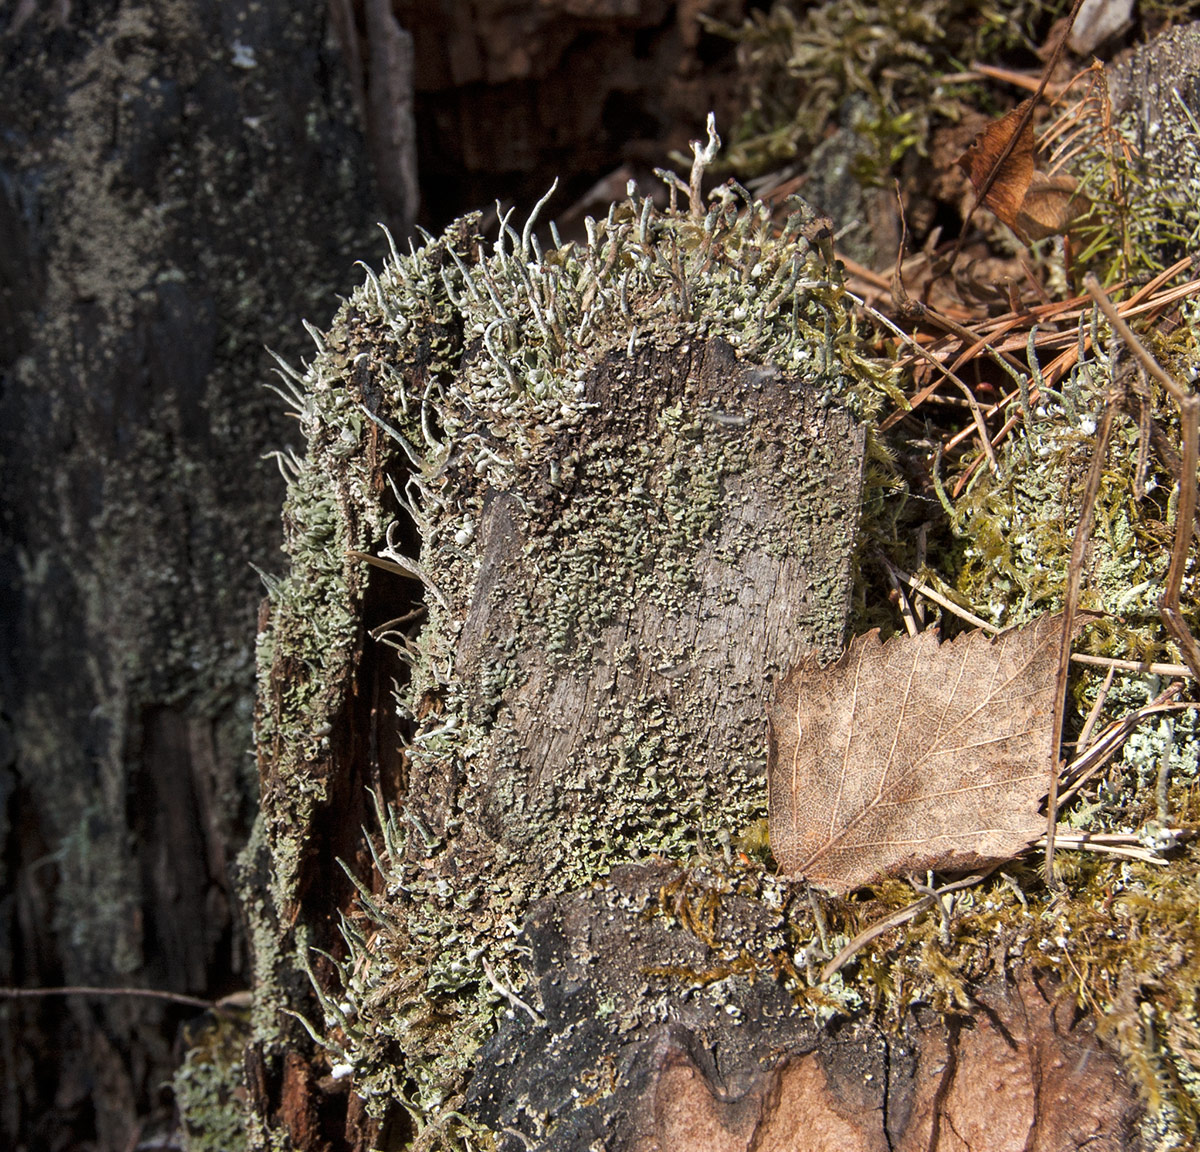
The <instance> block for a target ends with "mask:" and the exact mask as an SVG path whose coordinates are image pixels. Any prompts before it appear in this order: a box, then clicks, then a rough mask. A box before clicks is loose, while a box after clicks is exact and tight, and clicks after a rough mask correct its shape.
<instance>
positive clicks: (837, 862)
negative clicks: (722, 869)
mask: <svg viewBox="0 0 1200 1152" xmlns="http://www.w3.org/2000/svg"><path fill="white" fill-rule="evenodd" d="M1061 626H1062V617H1061V616H1043V617H1041V618H1039V619H1038V620H1036V621H1035V622H1034V623H1032V624H1030V625H1028V626H1026V627H1024V628H1020V629H1013V630H1011V631H1009V632H1005V633H1002V634H1001V635H1000V636H998V637H996V638H995V639H994V640H989V639H988V638H987V637H986V636H985V635H984V634H983V633H982V632H969V633H966V634H964V635H961V636H959V637H958V638H957V639H955V640H953V641H951V642H949V643H946V644H941V645H939V644H938V641H937V637H936V635H934V634H933V633H932V632H923V633H921V634H920V635H919V636H915V637H907V636H895V637H893V638H892V639H891V640H889V641H888V642H887V643H886V644H883V643H880V640H879V633H878V631H874V632H869V633H867V634H866V635H865V636H860V637H858V638H857V639H855V640H854V641H852V642H851V644H850V647H849V648H848V649H847V650H846V651H845V652H844V653H843V654H842V656H841V658H840V659H839V660H837V661H836V663H834V664H831V665H830V666H829V667H827V668H821V667H819V665H818V664H817V663H816V662H815V660H808V661H804V662H802V663H800V664H799V665H797V666H796V667H795V668H793V669H792V670H791V672H789V673H788V675H787V676H786V677H785V678H784V679H783V681H782V682H781V683H780V684H779V685H778V687H777V688H776V693H775V700H774V702H773V704H772V706H771V710H770V739H769V754H768V761H767V773H768V784H769V814H770V836H771V849H772V851H773V852H774V854H775V859H776V860H777V861H778V863H779V867H780V870H781V871H782V872H783V873H785V874H787V875H793V876H805V877H807V878H808V879H809V880H810V881H812V882H813V883H815V884H819V885H821V886H822V887H824V888H828V889H830V890H832V891H835V892H845V891H848V890H849V889H851V888H855V887H857V886H859V885H861V884H865V883H867V882H868V881H870V880H872V879H874V878H875V877H878V876H881V875H884V874H915V873H920V872H924V871H925V870H927V869H934V870H938V871H965V870H968V869H970V870H974V869H976V868H979V867H985V866H987V865H990V864H994V863H996V862H998V861H1003V860H1007V859H1010V858H1012V857H1013V856H1015V855H1017V854H1018V853H1020V852H1022V851H1023V850H1024V849H1025V848H1026V847H1028V846H1029V844H1031V843H1032V842H1033V841H1034V840H1036V839H1037V838H1038V836H1039V835H1041V833H1042V832H1043V831H1044V828H1043V825H1044V819H1043V818H1042V817H1041V816H1039V815H1038V805H1039V803H1040V802H1041V800H1042V798H1043V796H1044V795H1045V793H1046V785H1047V781H1048V779H1049V772H1050V765H1051V754H1050V741H1051V732H1052V717H1053V708H1054V688H1055V677H1056V674H1057V670H1058V648H1059V635H1060V630H1061Z"/></svg>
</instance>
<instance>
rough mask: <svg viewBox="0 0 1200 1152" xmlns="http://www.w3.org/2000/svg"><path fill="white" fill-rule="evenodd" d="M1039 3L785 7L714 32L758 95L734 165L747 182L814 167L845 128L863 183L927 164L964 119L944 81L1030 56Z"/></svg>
mask: <svg viewBox="0 0 1200 1152" xmlns="http://www.w3.org/2000/svg"><path fill="white" fill-rule="evenodd" d="M1066 7H1067V6H1066V5H1062V4H1060V5H1045V4H1041V3H1037V2H1029V0H999V2H994V3H990V4H987V5H984V6H982V7H981V6H980V5H978V4H967V3H963V2H962V0H924V2H922V3H903V4H889V3H873V2H871V0H851V2H850V3H846V2H845V0H834V2H832V3H826V4H819V5H815V6H814V5H808V4H805V5H798V4H794V3H776V4H774V5H773V6H772V7H771V8H770V10H769V11H765V12H763V11H757V12H754V13H752V14H751V17H750V19H749V20H748V21H747V22H746V23H745V24H743V25H742V26H741V27H738V28H733V27H730V26H727V25H721V24H718V23H715V22H710V26H711V27H713V28H714V29H715V30H717V31H720V32H722V33H724V34H725V35H727V36H729V37H730V38H731V39H733V40H736V41H737V43H738V46H739V53H738V59H739V65H740V69H741V73H742V75H743V76H744V77H745V84H746V88H747V92H746V97H745V104H746V112H745V113H744V115H743V118H742V120H741V122H740V123H739V124H738V126H737V128H736V130H735V131H734V133H733V140H732V142H731V146H730V150H729V153H728V155H727V157H726V160H727V162H728V163H729V165H730V166H731V167H732V169H733V170H734V171H736V172H738V173H740V174H744V175H746V176H752V175H757V174H758V173H760V172H763V171H766V170H769V169H771V168H776V167H779V166H781V165H784V164H787V163H789V162H791V161H793V160H795V159H796V158H797V157H800V156H804V155H805V154H806V153H807V152H808V151H809V150H811V149H812V148H813V146H814V145H816V144H817V143H818V142H819V141H821V140H822V139H823V138H824V137H825V135H826V134H827V129H828V128H829V127H830V126H831V125H834V124H837V123H838V121H839V120H840V119H841V118H842V113H843V110H844V109H849V108H853V109H855V110H856V114H855V115H854V116H853V117H852V122H851V123H850V124H848V125H846V126H847V127H849V128H850V129H851V130H852V131H853V132H854V133H855V134H856V135H857V136H858V137H860V139H861V140H862V142H863V149H862V151H861V152H860V153H859V154H858V159H857V162H856V163H857V166H856V171H855V173H854V175H855V178H856V179H857V180H858V181H859V183H860V184H863V185H870V184H878V183H881V182H886V180H887V179H888V178H889V173H890V172H891V171H892V169H893V166H894V165H895V164H896V163H897V162H898V161H899V160H901V159H902V158H903V156H904V155H905V154H906V153H908V152H909V151H910V150H911V149H914V148H915V149H917V150H918V151H919V152H922V153H923V152H924V149H925V146H926V144H927V142H928V139H929V135H930V130H931V127H932V125H933V124H934V123H935V122H936V120H937V118H938V117H939V116H941V117H944V118H946V119H950V120H956V119H957V117H958V105H957V104H956V99H957V98H958V97H959V96H960V95H961V90H960V91H959V92H957V93H955V92H947V91H944V90H943V87H942V85H941V83H940V80H941V77H943V76H944V75H945V74H947V73H949V72H954V71H960V70H961V68H962V62H965V61H970V60H988V61H994V60H996V59H998V58H999V54H1000V53H1001V52H1002V51H1004V50H1006V49H1011V48H1013V47H1015V46H1018V45H1021V46H1025V45H1028V43H1029V39H1030V36H1031V34H1032V33H1033V32H1034V25H1035V24H1039V23H1041V22H1043V21H1044V20H1045V16H1046V14H1047V13H1048V12H1049V11H1051V10H1053V9H1054V8H1058V9H1062V10H1064V11H1065V8H1066Z"/></svg>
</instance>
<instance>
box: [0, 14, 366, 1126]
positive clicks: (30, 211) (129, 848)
mask: <svg viewBox="0 0 1200 1152" xmlns="http://www.w3.org/2000/svg"><path fill="white" fill-rule="evenodd" d="M0 25H3V27H2V28H0V108H2V111H0V125H2V131H0V141H2V143H0V371H2V373H3V385H2V391H0V452H2V461H0V467H2V470H3V472H2V481H0V483H2V490H3V500H4V513H3V517H4V518H3V532H4V548H3V552H2V555H0V588H2V596H3V604H2V607H0V620H3V641H4V643H3V645H2V646H0V647H2V648H3V652H2V654H0V693H2V697H3V700H2V712H3V732H4V740H3V750H2V752H0V756H2V762H0V798H3V800H4V801H5V804H4V808H3V815H4V819H5V823H4V825H3V840H4V868H5V875H4V882H5V888H6V890H7V891H8V892H9V893H10V895H9V896H8V897H7V898H6V899H5V901H4V903H3V906H2V908H0V941H2V949H0V983H3V984H16V985H26V986H46V985H58V984H97V985H104V986H125V985H133V986H146V987H154V988H161V989H168V990H173V991H178V992H187V993H192V994H199V995H202V996H219V995H223V994H225V993H228V992H231V991H232V990H234V989H235V988H238V987H243V986H245V984H246V983H247V981H248V956H247V941H246V937H245V931H244V927H243V926H242V924H241V922H240V920H239V917H238V916H237V915H236V914H235V909H234V901H233V886H234V881H233V875H232V871H233V866H234V860H235V857H236V854H237V852H238V850H239V848H240V846H241V845H242V844H243V843H244V841H245V839H246V836H247V834H248V831H249V827H250V823H251V821H252V820H253V818H254V812H255V801H256V795H255V793H256V781H255V779H254V775H253V765H252V762H251V760H250V758H249V756H248V751H249V744H250V733H249V711H250V707H249V705H250V695H251V691H252V687H253V640H254V631H255V627H254V621H255V611H256V606H257V602H258V600H259V598H260V596H261V594H262V589H261V584H260V583H259V578H258V576H257V575H256V574H255V573H254V571H253V570H252V568H251V562H253V563H255V564H258V565H260V566H261V567H264V568H266V569H268V570H270V569H272V568H276V567H277V566H278V559H277V552H276V547H277V538H278V527H277V525H278V507H279V502H280V499H281V494H282V485H281V483H280V480H279V474H278V471H277V469H276V466H275V463H274V462H273V461H271V460H269V459H266V460H264V459H263V455H264V453H266V452H267V451H269V450H271V449H274V448H277V447H279V446H281V445H282V444H285V443H286V442H287V440H288V438H289V434H290V430H289V429H288V427H287V424H286V423H285V421H284V420H283V418H282V416H281V413H280V406H279V404H278V402H277V401H276V399H275V398H274V397H273V396H271V394H270V393H268V392H267V391H266V390H265V389H264V388H263V386H262V385H263V383H264V382H265V381H266V380H267V379H269V378H270V377H269V366H270V361H269V360H268V359H267V358H266V356H265V353H264V351H263V345H264V344H266V345H270V346H273V347H275V348H277V349H278V350H280V351H281V352H283V353H285V354H292V355H294V354H295V353H296V352H298V351H299V348H300V346H301V340H302V339H303V337H302V334H301V333H299V332H298V328H299V318H300V317H301V316H306V315H307V316H311V317H313V318H314V319H316V320H318V321H319V320H321V319H322V318H323V317H327V316H328V315H329V313H330V312H331V311H332V310H333V306H334V293H335V291H336V289H337V288H338V287H339V286H341V284H342V280H341V278H342V277H343V276H344V275H345V274H346V271H347V269H348V267H349V265H350V264H351V262H352V260H353V258H355V257H357V256H359V255H361V254H362V253H363V252H365V251H368V250H369V249H370V247H371V246H372V245H376V246H377V245H378V243H379V241H378V240H377V239H371V238H370V231H369V229H370V227H371V225H372V223H373V219H374V211H373V209H372V207H371V203H370V193H369V187H368V182H367V180H366V179H365V175H364V173H365V164H364V161H363V146H362V140H361V138H360V136H359V134H358V132H357V130H356V129H355V127H354V114H353V109H352V105H351V101H350V99H349V96H348V92H347V91H346V90H345V84H344V81H343V80H340V79H339V75H340V71H339V61H338V58H337V56H336V54H335V52H334V51H332V50H331V48H330V41H329V39H328V35H327V32H328V29H327V27H326V21H325V18H324V14H323V11H322V6H321V5H319V4H309V5H300V6H297V5H293V4H283V3H260V4H240V3H234V4H228V3H208V2H206V0H196V2H190V0H189V2H179V3H165V2H164V3H155V4H150V3H136V2H125V0H120V2H118V0H105V2H101V3H94V4H74V5H40V4H16V5H7V6H6V7H5V12H4V15H3V17H0ZM305 342H306V341H305ZM194 1012H195V1010H194V1009H172V1008H169V1007H164V1006H163V1005H161V1004H148V1003H146V1002H144V1001H119V1000H104V1001H89V1000H85V999H80V998H72V999H70V1000H57V1001H42V1002H38V1003H37V1004H33V1003H30V1002H25V1001H22V1002H19V1003H12V1004H6V1005H4V1006H3V1007H2V1008H0V1017H2V1021H3V1023H2V1024H0V1032H2V1040H0V1077H2V1079H0V1083H2V1088H0V1096H2V1097H3V1104H2V1105H0V1143H4V1144H5V1145H7V1146H12V1147H29V1148H61V1147H68V1146H72V1147H89V1146H91V1147H98V1148H113V1149H116V1148H126V1147H130V1146H131V1145H132V1142H133V1141H134V1139H135V1136H136V1133H137V1131H138V1127H139V1117H142V1118H145V1117H148V1116H153V1118H154V1120H153V1122H155V1123H157V1122H160V1121H162V1122H165V1116H169V1112H166V1113H164V1110H163V1105H164V1103H167V1104H168V1105H169V1101H168V1100H167V1099H166V1098H165V1096H164V1093H163V1090H162V1087H161V1086H162V1085H163V1083H164V1082H165V1081H168V1080H169V1078H170V1075H171V1071H172V1068H173V1065H174V1063H175V1061H176V1060H177V1058H178V1052H177V1050H176V1031H177V1027H178V1023H179V1021H180V1020H181V1019H182V1018H184V1017H186V1016H188V1015H193V1014H194Z"/></svg>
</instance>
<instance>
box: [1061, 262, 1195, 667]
mask: <svg viewBox="0 0 1200 1152" xmlns="http://www.w3.org/2000/svg"><path fill="white" fill-rule="evenodd" d="M1083 286H1084V287H1085V288H1086V289H1087V290H1088V294H1089V295H1090V296H1091V297H1092V299H1093V300H1095V301H1096V304H1097V306H1098V307H1099V308H1100V311H1101V312H1103V313H1104V315H1105V317H1106V318H1107V320H1108V322H1109V323H1110V324H1111V325H1112V327H1113V331H1114V332H1115V333H1116V334H1117V335H1118V336H1120V337H1121V339H1122V340H1123V341H1124V343H1125V347H1126V348H1128V349H1129V351H1130V352H1132V353H1133V355H1134V356H1135V357H1136V358H1137V361H1138V363H1139V364H1141V365H1142V367H1143V368H1145V369H1146V371H1147V372H1149V373H1150V375H1151V376H1153V377H1154V379H1155V380H1157V381H1158V382H1159V383H1160V384H1161V385H1162V386H1163V387H1164V388H1165V389H1166V390H1167V391H1168V392H1169V393H1170V394H1171V397H1172V398H1173V399H1174V401H1175V403H1176V404H1177V405H1178V406H1179V424H1180V428H1181V430H1182V432H1183V453H1182V458H1181V460H1180V466H1179V505H1178V507H1177V508H1176V511H1175V544H1174V547H1173V548H1172V549H1171V566H1170V568H1169V569H1168V570H1167V578H1166V581H1165V588H1164V590H1163V594H1162V599H1161V600H1159V609H1158V610H1159V613H1160V615H1161V616H1162V619H1163V623H1164V624H1165V625H1166V626H1167V631H1169V632H1170V633H1171V635H1172V636H1174V637H1175V642H1176V643H1177V644H1178V645H1179V650H1180V653H1181V654H1182V656H1183V659H1184V662H1185V663H1186V664H1187V666H1188V667H1189V668H1190V669H1191V670H1192V675H1193V676H1194V677H1195V678H1196V679H1197V680H1200V646H1198V645H1197V644H1196V638H1195V637H1194V636H1193V635H1192V631H1191V629H1190V628H1189V627H1188V626H1187V621H1185V620H1184V618H1183V614H1182V612H1181V611H1180V606H1179V589H1180V588H1181V587H1182V584H1183V573H1184V568H1185V567H1186V566H1187V559H1188V553H1189V552H1190V551H1191V546H1192V532H1193V524H1192V522H1193V519H1194V518H1195V515H1196V467H1197V464H1198V463H1200V459H1198V457H1200V397H1197V396H1194V395H1192V394H1190V393H1188V392H1186V391H1184V389H1183V388H1182V387H1181V386H1180V385H1179V384H1178V383H1177V382H1176V381H1175V380H1174V379H1173V378H1172V377H1171V375H1170V373H1168V372H1167V371H1166V370H1165V369H1164V368H1163V366H1162V365H1161V364H1159V362H1158V361H1157V360H1155V359H1154V357H1153V356H1151V355H1150V353H1149V352H1148V351H1147V350H1146V347H1145V345H1143V344H1142V342H1141V341H1140V340H1139V339H1138V338H1137V336H1135V335H1134V332H1133V329H1132V328H1130V327H1129V325H1128V324H1126V323H1125V321H1124V319H1122V317H1121V314H1120V313H1119V312H1118V311H1117V309H1116V308H1115V307H1114V306H1113V302H1112V301H1111V300H1110V299H1109V298H1108V295H1107V293H1105V291H1104V289H1103V288H1101V287H1100V281H1099V280H1097V279H1096V277H1095V276H1094V275H1093V274H1092V273H1091V272H1089V273H1088V274H1087V275H1086V276H1085V277H1084V278H1083Z"/></svg>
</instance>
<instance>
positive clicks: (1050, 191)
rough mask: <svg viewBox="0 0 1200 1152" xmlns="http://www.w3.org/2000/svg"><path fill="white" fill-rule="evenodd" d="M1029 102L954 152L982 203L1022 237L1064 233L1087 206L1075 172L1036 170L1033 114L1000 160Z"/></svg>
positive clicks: (1033, 237)
mask: <svg viewBox="0 0 1200 1152" xmlns="http://www.w3.org/2000/svg"><path fill="white" fill-rule="evenodd" d="M1030 103H1031V101H1030V100H1025V101H1023V102H1022V103H1020V104H1018V105H1017V107H1015V108H1014V109H1013V110H1012V111H1011V112H1009V113H1008V114H1007V115H1005V116H1002V117H1001V118H1000V119H999V120H996V121H995V122H993V123H991V124H989V125H988V126H987V127H986V128H985V129H984V130H983V131H982V132H980V133H979V135H978V136H976V137H975V140H974V142H973V143H972V144H971V146H970V147H969V148H968V149H967V150H966V151H965V152H964V153H963V154H962V155H961V156H960V157H959V158H958V165H959V167H960V168H962V169H963V171H965V172H966V174H967V176H968V177H969V178H970V180H971V186H972V187H973V188H974V189H975V194H976V196H980V193H981V191H982V196H981V197H980V203H981V204H983V206H984V207H985V208H988V209H989V210H990V211H992V212H993V213H995V215H996V216H997V217H998V218H999V219H1000V220H1002V221H1003V222H1004V223H1005V224H1007V225H1008V226H1009V227H1010V228H1011V229H1012V230H1013V231H1014V232H1016V233H1017V235H1018V236H1020V237H1021V238H1022V239H1023V240H1025V241H1026V242H1028V241H1030V240H1044V239H1045V238H1046V237H1047V236H1060V235H1065V234H1066V233H1068V232H1069V231H1070V230H1071V227H1072V225H1073V224H1074V223H1075V221H1076V220H1078V219H1079V218H1080V217H1081V216H1082V215H1084V213H1086V212H1087V210H1088V208H1089V207H1090V204H1089V202H1088V200H1087V198H1086V197H1085V196H1083V195H1082V194H1081V193H1080V192H1079V191H1078V187H1079V185H1078V182H1077V181H1076V180H1075V178H1074V177H1072V176H1068V175H1065V174H1060V175H1057V176H1048V175H1046V174H1045V173H1042V172H1039V171H1037V166H1036V164H1035V163H1034V158H1033V154H1034V139H1033V120H1032V119H1029V120H1026V121H1025V126H1024V127H1023V128H1021V131H1020V135H1019V136H1016V142H1015V143H1014V144H1013V147H1012V151H1011V152H1009V154H1008V155H1007V156H1006V157H1004V159H1003V161H1001V156H1002V155H1003V153H1004V149H1005V148H1006V147H1007V146H1008V142H1009V141H1010V140H1012V139H1013V137H1014V136H1015V135H1016V133H1017V129H1018V127H1019V126H1020V123H1021V120H1022V119H1023V118H1024V117H1025V113H1026V110H1027V109H1028V108H1029V105H1030ZM993 172H995V176H994V177H993V176H992V173H993ZM989 180H990V181H991V183H990V184H989Z"/></svg>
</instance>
